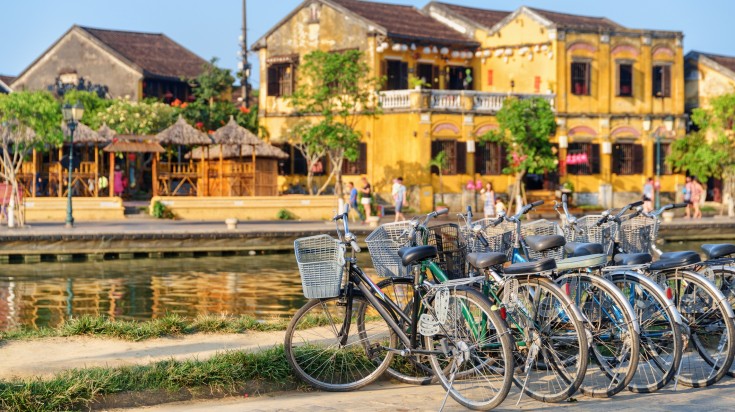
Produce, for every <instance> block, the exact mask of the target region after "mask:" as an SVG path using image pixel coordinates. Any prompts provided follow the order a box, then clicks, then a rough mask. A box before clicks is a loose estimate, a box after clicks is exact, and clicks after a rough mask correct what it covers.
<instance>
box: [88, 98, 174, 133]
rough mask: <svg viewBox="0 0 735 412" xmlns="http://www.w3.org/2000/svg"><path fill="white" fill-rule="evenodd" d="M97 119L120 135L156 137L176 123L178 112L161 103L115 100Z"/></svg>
mask: <svg viewBox="0 0 735 412" xmlns="http://www.w3.org/2000/svg"><path fill="white" fill-rule="evenodd" d="M97 118H98V121H99V123H100V124H101V123H106V124H107V126H109V127H110V128H111V129H113V130H115V131H116V132H117V133H120V134H132V135H154V134H156V133H158V132H160V131H161V130H163V129H165V128H167V127H169V126H171V125H172V124H173V123H174V122H175V121H176V111H175V110H174V108H173V107H171V106H169V105H167V104H164V103H161V102H147V101H143V102H133V101H130V100H126V99H115V100H112V101H111V103H110V105H109V106H108V107H106V108H105V109H104V110H101V111H100V112H99V113H98V116H97Z"/></svg>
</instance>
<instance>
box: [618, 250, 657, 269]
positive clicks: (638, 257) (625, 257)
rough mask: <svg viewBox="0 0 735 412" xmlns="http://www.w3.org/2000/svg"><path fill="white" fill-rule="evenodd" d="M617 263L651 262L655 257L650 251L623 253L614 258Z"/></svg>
mask: <svg viewBox="0 0 735 412" xmlns="http://www.w3.org/2000/svg"><path fill="white" fill-rule="evenodd" d="M613 261H614V262H615V265H622V266H629V265H643V264H646V263H651V262H652V261H653V257H652V256H651V254H650V253H621V254H618V255H615V259H613Z"/></svg>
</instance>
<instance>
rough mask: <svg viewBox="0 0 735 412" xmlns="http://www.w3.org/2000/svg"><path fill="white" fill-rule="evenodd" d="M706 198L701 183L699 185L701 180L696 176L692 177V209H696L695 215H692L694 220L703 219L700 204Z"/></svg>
mask: <svg viewBox="0 0 735 412" xmlns="http://www.w3.org/2000/svg"><path fill="white" fill-rule="evenodd" d="M702 196H704V187H703V186H702V184H701V183H699V180H697V178H696V176H692V197H691V199H690V200H691V202H692V208H693V209H694V213H693V214H692V218H693V219H701V218H702V209H701V205H700V203H701V202H702V200H703V198H702Z"/></svg>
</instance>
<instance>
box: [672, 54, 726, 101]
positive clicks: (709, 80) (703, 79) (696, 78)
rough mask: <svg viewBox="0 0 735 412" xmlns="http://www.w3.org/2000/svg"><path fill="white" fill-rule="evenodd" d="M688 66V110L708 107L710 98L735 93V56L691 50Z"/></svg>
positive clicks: (687, 61)
mask: <svg viewBox="0 0 735 412" xmlns="http://www.w3.org/2000/svg"><path fill="white" fill-rule="evenodd" d="M684 64H685V66H686V82H685V87H686V110H687V112H691V111H692V110H694V109H696V108H699V107H701V108H706V107H708V105H709V101H710V99H712V98H713V97H717V96H720V95H723V94H727V93H735V57H732V56H722V55H718V54H712V53H704V52H699V51H691V52H689V53H687V55H686V56H685V57H684Z"/></svg>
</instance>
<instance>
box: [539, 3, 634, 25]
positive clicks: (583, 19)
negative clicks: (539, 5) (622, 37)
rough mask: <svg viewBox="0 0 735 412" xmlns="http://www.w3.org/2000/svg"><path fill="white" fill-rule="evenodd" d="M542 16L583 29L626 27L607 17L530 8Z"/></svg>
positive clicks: (557, 22) (559, 23)
mask: <svg viewBox="0 0 735 412" xmlns="http://www.w3.org/2000/svg"><path fill="white" fill-rule="evenodd" d="M528 9H529V10H531V11H533V12H535V13H536V14H539V15H540V16H541V17H544V18H545V19H547V20H549V21H551V22H552V23H554V24H556V25H557V26H560V27H567V28H573V29H582V30H616V29H623V28H624V27H623V26H621V25H619V24H618V23H615V22H614V21H612V20H609V19H606V18H605V17H589V16H579V15H576V14H567V13H557V12H555V11H548V10H541V9H536V8H531V7H529V8H528Z"/></svg>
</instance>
